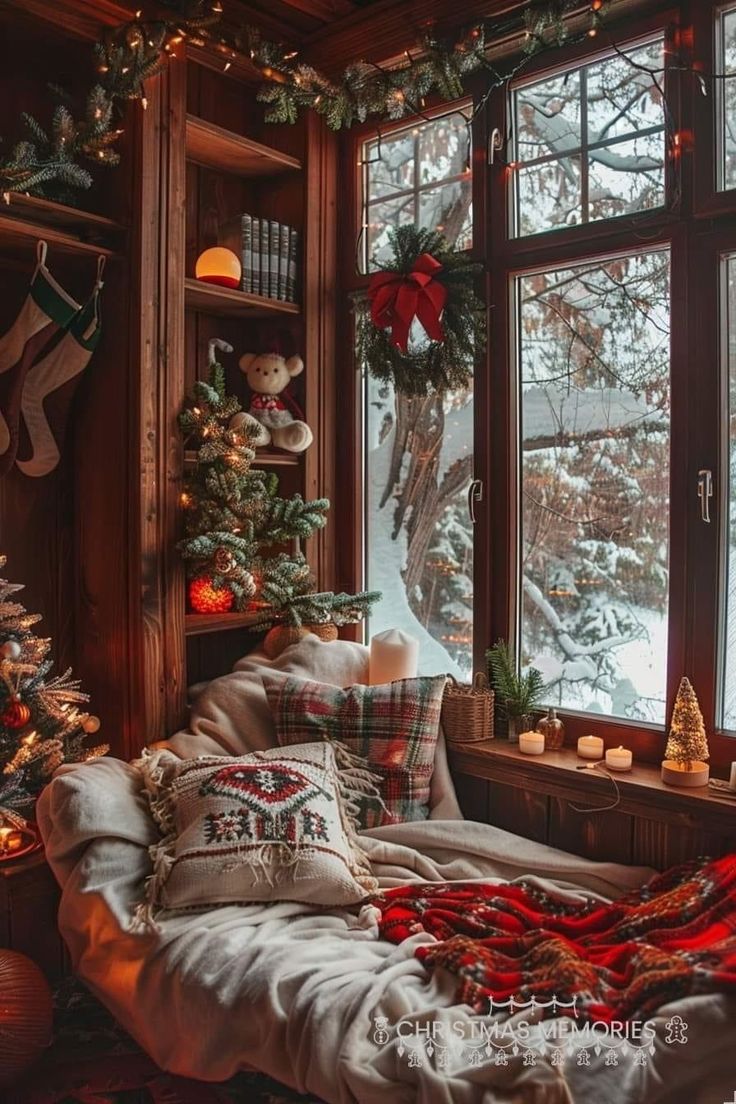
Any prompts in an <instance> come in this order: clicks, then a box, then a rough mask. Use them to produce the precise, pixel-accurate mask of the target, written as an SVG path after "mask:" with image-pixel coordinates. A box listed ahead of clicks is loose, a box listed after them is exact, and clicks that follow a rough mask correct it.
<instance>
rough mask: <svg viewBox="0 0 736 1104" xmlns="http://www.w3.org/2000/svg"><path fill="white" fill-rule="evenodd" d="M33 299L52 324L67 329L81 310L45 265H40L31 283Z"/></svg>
mask: <svg viewBox="0 0 736 1104" xmlns="http://www.w3.org/2000/svg"><path fill="white" fill-rule="evenodd" d="M31 297H32V298H33V301H34V302H35V303H36V304H37V306H39V307H40V308H41V310H42V311H43V312H44V314H46V315H47V316H48V317H49V318H50V319H51V321H52V322H55V323H56V325H57V326H59V327H65V326H67V325H68V323H69V322H70V321H71V320H72V318H73V317H74V315H75V314H76V313H77V311H78V310H79V303H77V302H76V301H75V300H74V299H72V297H71V295H68V294H67V293H66V292H65V291H64V289H63V287H61V285H60V284H57V282H56V280H55V279H54V278H53V276H52V275H51V273H50V272H49V270H48V269H47V268H46V267H45V265H39V267H38V269H37V270H36V275H35V276H34V277H33V282H32V283H31Z"/></svg>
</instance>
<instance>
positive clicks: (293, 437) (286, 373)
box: [240, 353, 313, 452]
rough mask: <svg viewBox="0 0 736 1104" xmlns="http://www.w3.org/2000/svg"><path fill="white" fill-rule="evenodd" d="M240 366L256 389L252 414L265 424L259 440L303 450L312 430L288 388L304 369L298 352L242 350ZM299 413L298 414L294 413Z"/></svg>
mask: <svg viewBox="0 0 736 1104" xmlns="http://www.w3.org/2000/svg"><path fill="white" fill-rule="evenodd" d="M240 370H241V372H243V374H244V375H245V378H246V379H247V381H248V385H249V387H250V389H251V391H252V392H253V398H252V399H251V404H250V409H249V414H250V416H251V417H252V418H255V419H256V420H257V421H258V422H260V424H261V426H262V427H263V433H262V434H261V436H260V438H259V440H258V441H257V442H256V443H257V444H264V445H267V444H269V443H270V442H273V444H274V445H276V446H277V448H282V449H286V450H287V451H288V452H304V450H305V449H308V448H309V446H310V445H311V443H312V440H313V436H312V431H311V429H310V428H309V426H308V425H307V423H306V422H305V421H304V420H303V417H304V416H303V414H302V412H301V410H300V409H299V407H298V406H297V405H296V403H295V402H294V400H293V399H292V398H291V396H290V395H289V394H288V393H287V392H286V388H287V387H288V385H289V382H290V381H291V380H292V379H293V378H294V376H298V375H299V373H300V372H303V371H304V361H303V360H302V358H301V357H299V356H292V357H289V358H288V360H287V359H286V358H285V357H282V356H281V355H280V354H279V353H243V355H242V357H241V358H240ZM295 415H296V417H295Z"/></svg>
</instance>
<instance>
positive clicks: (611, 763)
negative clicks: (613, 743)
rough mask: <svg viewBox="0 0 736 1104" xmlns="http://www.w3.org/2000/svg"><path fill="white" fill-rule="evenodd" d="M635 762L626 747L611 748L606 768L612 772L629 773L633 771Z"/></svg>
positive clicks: (607, 755) (607, 753)
mask: <svg viewBox="0 0 736 1104" xmlns="http://www.w3.org/2000/svg"><path fill="white" fill-rule="evenodd" d="M633 761H634V757H633V755H632V754H631V752H630V751H629V749H628V748H625V747H617V748H609V749H608V751H607V752H606V766H607V767H610V768H611V770H618V771H628V770H631V764H632V763H633Z"/></svg>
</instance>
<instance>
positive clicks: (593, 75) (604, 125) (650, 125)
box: [512, 36, 665, 236]
mask: <svg viewBox="0 0 736 1104" xmlns="http://www.w3.org/2000/svg"><path fill="white" fill-rule="evenodd" d="M663 47H664V42H663V39H662V37H661V36H658V37H657V38H655V39H654V40H653V41H651V42H649V43H646V44H644V45H642V46H640V47H638V48H629V49H627V50H626V57H621V56H619V55H614V56H613V57H608V58H604V59H602V60H600V61H597V62H595V63H593V64H591V65H585V66H582V67H580V68H577V69H571V70H569V71H567V72H564V73H559V74H556V75H554V76H551V77H545V79H544V80H541V81H539V80H538V81H532V82H525V83H524V84H523V85H521V86H517V87H516V89H515V90H514V93H513V120H514V134H515V143H514V146H515V152H514V167H515V169H516V172H515V175H514V189H513V203H512V211H513V216H514V217H513V220H512V223H513V232H514V233H515V234H516V235H519V236H523V235H526V234H537V233H540V232H544V231H547V230H551V229H556V228H560V227H565V226H578V225H580V224H581V223H587V222H595V221H598V220H600V219H608V218H613V217H615V216H621V215H632V214H635V213H636V212H638V211H647V210H651V209H653V208H656V207H661V206H662V205H663V204H664V202H665V173H664V167H665V118H664V105H663V102H662V87H661V83H660V81H659V80H658V78H657V72H658V71H659V72H660V73H661V71H662V66H663V60H662V59H663ZM650 73H654V76H651V75H650Z"/></svg>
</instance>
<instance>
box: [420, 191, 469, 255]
mask: <svg viewBox="0 0 736 1104" xmlns="http://www.w3.org/2000/svg"><path fill="white" fill-rule="evenodd" d="M471 193H472V181H471V179H470V176H466V177H464V178H463V179H462V180H455V181H453V183H452V184H443V185H441V187H439V188H428V189H427V190H426V191H422V192H420V193H419V225H420V226H426V227H427V229H429V230H439V232H440V233H441V234H444V235H445V237H446V238H447V239H448V241H452V242H455V245H456V248H457V249H469V248H470V246H471V245H472V244H473V219H472V211H471V199H472V194H471Z"/></svg>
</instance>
